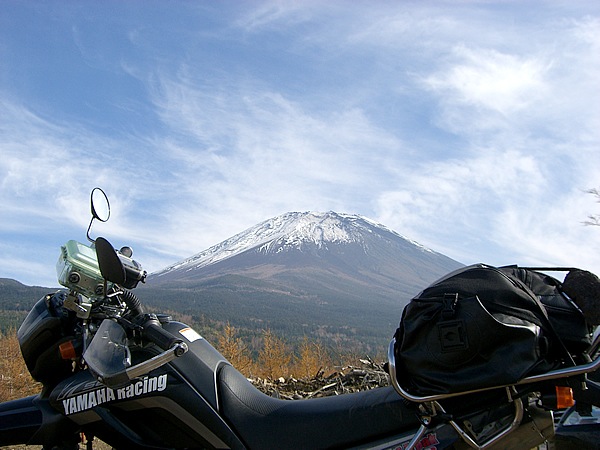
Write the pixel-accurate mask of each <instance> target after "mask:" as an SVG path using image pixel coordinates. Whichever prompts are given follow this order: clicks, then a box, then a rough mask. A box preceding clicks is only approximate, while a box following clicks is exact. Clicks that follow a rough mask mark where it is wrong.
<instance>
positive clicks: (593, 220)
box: [583, 188, 600, 226]
mask: <svg viewBox="0 0 600 450" xmlns="http://www.w3.org/2000/svg"><path fill="white" fill-rule="evenodd" d="M585 192H586V193H587V194H592V195H593V196H594V197H596V202H597V203H600V189H597V188H593V189H589V190H587V191H585ZM583 223H584V225H594V226H600V214H590V215H589V216H588V218H587V220H586V221H584V222H583Z"/></svg>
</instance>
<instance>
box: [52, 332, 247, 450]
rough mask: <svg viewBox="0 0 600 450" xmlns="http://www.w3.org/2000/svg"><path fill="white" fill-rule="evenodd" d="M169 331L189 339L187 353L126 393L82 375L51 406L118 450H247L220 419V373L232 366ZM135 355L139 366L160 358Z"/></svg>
mask: <svg viewBox="0 0 600 450" xmlns="http://www.w3.org/2000/svg"><path fill="white" fill-rule="evenodd" d="M163 327H164V328H165V329H166V330H168V331H170V332H171V333H173V334H174V335H176V336H178V337H182V338H183V339H184V341H185V342H186V343H187V345H188V347H189V350H188V352H187V353H185V354H184V355H183V356H181V357H179V358H177V359H175V360H174V361H172V362H171V363H169V364H166V365H164V366H162V367H160V368H158V369H156V370H154V371H152V372H150V373H148V374H147V375H145V376H143V377H141V378H138V379H135V380H133V381H132V382H131V384H129V385H127V386H125V387H123V388H120V389H111V388H108V387H106V386H104V385H102V384H100V383H99V382H98V381H96V380H95V378H93V377H92V375H91V374H90V373H89V372H88V371H84V372H80V373H77V374H75V375H73V376H72V377H71V378H70V379H68V380H65V381H64V382H62V383H60V384H59V385H58V386H57V387H56V388H55V389H54V390H53V392H52V394H51V397H50V403H51V405H52V406H53V407H54V408H55V409H56V410H58V411H59V412H61V413H62V414H64V415H65V416H67V417H68V418H69V419H70V420H72V421H73V422H75V423H76V424H78V425H79V426H80V427H81V428H82V429H83V430H85V431H89V432H91V433H93V434H94V435H95V436H97V437H98V438H100V439H102V440H103V441H105V442H106V443H108V444H110V445H112V446H114V447H117V448H124V447H126V448H141V447H146V448H147V447H149V446H153V447H158V448H160V447H170V448H172V447H183V448H186V447H195V448H198V447H200V448H244V446H243V445H242V443H241V442H240V441H239V440H238V438H237V437H236V436H235V434H234V433H233V432H232V430H231V429H230V428H229V426H228V425H227V423H226V422H225V421H224V420H223V419H222V418H221V416H220V415H219V403H218V395H217V388H216V373H217V371H218V369H219V367H220V366H222V365H225V364H229V363H228V362H227V361H226V360H225V358H224V357H223V356H222V355H221V354H220V353H219V352H217V351H216V350H215V349H214V348H213V347H212V346H211V345H210V344H209V343H208V342H207V341H206V340H205V339H203V338H202V337H201V336H200V335H199V334H198V333H196V332H195V331H194V330H193V329H192V328H190V327H188V326H187V325H185V324H183V323H180V322H165V323H163ZM131 350H132V352H131V356H132V362H133V364H137V363H139V362H142V361H144V360H146V359H149V358H151V357H152V356H155V355H156V354H158V353H159V352H160V350H159V349H158V348H155V347H154V346H149V347H146V348H132V349H131Z"/></svg>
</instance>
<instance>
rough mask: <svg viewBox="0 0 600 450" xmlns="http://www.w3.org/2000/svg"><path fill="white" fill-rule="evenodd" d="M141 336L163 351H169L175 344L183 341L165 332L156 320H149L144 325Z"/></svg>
mask: <svg viewBox="0 0 600 450" xmlns="http://www.w3.org/2000/svg"><path fill="white" fill-rule="evenodd" d="M143 335H144V337H145V338H146V339H148V340H149V341H151V342H153V343H154V344H156V345H158V346H159V347H160V348H162V349H163V350H169V349H170V348H171V347H173V346H174V345H175V344H177V343H180V342H183V339H181V338H178V337H177V336H175V335H173V334H172V333H170V332H168V331H167V330H165V329H164V328H163V327H162V326H161V324H160V322H159V321H158V319H156V318H151V319H149V320H148V321H146V323H144V331H143Z"/></svg>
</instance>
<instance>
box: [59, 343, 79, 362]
mask: <svg viewBox="0 0 600 450" xmlns="http://www.w3.org/2000/svg"><path fill="white" fill-rule="evenodd" d="M58 349H59V351H60V357H61V358H62V359H75V358H77V351H76V350H75V346H74V345H73V341H67V342H63V343H62V344H60V345H59V346H58Z"/></svg>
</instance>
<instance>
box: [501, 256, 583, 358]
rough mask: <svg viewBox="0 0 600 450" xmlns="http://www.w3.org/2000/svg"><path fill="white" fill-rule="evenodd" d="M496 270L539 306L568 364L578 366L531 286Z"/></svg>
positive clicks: (546, 325)
mask: <svg viewBox="0 0 600 450" xmlns="http://www.w3.org/2000/svg"><path fill="white" fill-rule="evenodd" d="M512 267H514V268H516V269H526V270H534V269H531V268H529V267H527V268H525V267H518V266H512ZM494 269H495V270H496V271H497V272H498V273H500V274H502V275H503V276H504V277H506V278H507V279H509V280H510V281H511V282H512V283H513V284H515V285H516V286H517V287H519V288H520V289H522V290H523V291H525V292H526V293H527V295H529V296H530V297H531V298H532V300H533V301H534V303H535V305H536V306H537V309H538V311H539V312H540V313H541V317H542V321H543V322H544V325H545V327H546V328H547V330H548V331H549V332H550V334H551V336H552V337H553V338H554V339H555V340H556V342H558V344H559V348H560V350H561V351H562V353H563V354H564V355H563V356H565V357H566V360H567V362H569V363H570V364H571V365H572V366H576V365H577V364H576V363H575V361H574V360H573V357H572V356H571V353H570V352H569V350H567V347H566V346H565V344H564V343H563V341H562V339H561V338H560V336H559V335H558V333H557V332H556V330H555V329H554V326H553V325H552V322H551V321H550V318H549V317H548V311H547V310H546V307H545V306H544V305H543V304H542V302H541V301H540V299H539V298H538V296H537V295H535V293H534V292H533V291H532V290H531V289H530V288H529V286H527V285H526V284H525V283H523V282H522V281H521V280H519V279H518V278H516V277H514V276H509V275H507V274H506V273H504V272H503V271H501V270H499V269H498V268H495V267H494ZM538 270H540V269H538ZM554 270H558V269H556V268H555V269H554Z"/></svg>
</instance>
